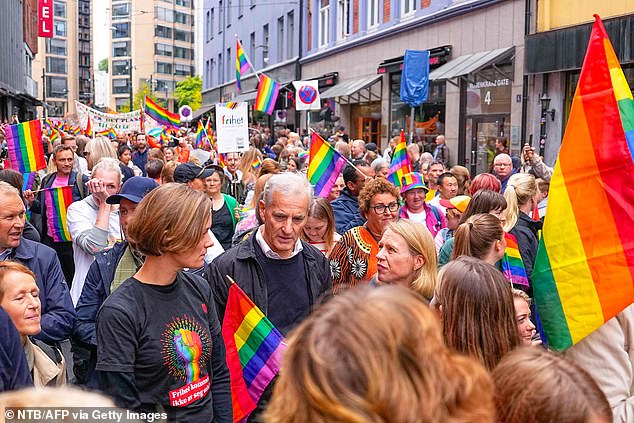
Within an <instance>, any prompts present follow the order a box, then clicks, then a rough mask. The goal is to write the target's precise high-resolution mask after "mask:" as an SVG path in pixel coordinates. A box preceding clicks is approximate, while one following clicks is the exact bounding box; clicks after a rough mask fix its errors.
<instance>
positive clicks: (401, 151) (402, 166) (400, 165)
mask: <svg viewBox="0 0 634 423" xmlns="http://www.w3.org/2000/svg"><path fill="white" fill-rule="evenodd" d="M408 173H412V164H411V163H410V161H409V156H408V155H407V144H406V143H405V133H404V132H403V131H401V139H400V141H399V142H398V144H396V148H394V154H392V162H391V163H390V173H388V175H387V180H388V181H390V182H391V183H393V184H394V185H395V186H397V187H400V186H401V184H402V183H403V176H405V175H407V174H408Z"/></svg>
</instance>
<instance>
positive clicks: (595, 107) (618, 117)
mask: <svg viewBox="0 0 634 423" xmlns="http://www.w3.org/2000/svg"><path fill="white" fill-rule="evenodd" d="M633 152H634V102H633V100H632V93H631V91H630V89H629V87H628V84H627V81H626V79H625V76H624V75H623V71H622V70H621V66H620V64H619V61H618V59H617V57H616V54H615V53H614V49H613V48H612V44H611V43H610V40H609V38H608V36H607V33H606V31H605V28H604V27H603V23H602V22H601V19H600V18H599V17H598V16H597V15H595V23H594V26H593V27H592V33H591V35H590V42H589V44H588V49H587V51H586V57H585V59H584V62H583V67H582V69H581V74H580V76H579V82H578V85H577V89H576V91H575V95H574V98H573V100H572V108H571V110H570V118H569V120H568V125H567V126H566V131H565V134H564V139H563V141H562V144H561V150H560V152H559V159H558V160H557V163H556V164H555V171H554V173H553V177H552V180H551V182H550V192H549V195H548V215H547V216H546V219H545V222H544V228H543V231H542V238H541V240H540V244H539V249H538V251H537V258H536V261H535V266H534V270H533V276H532V285H533V293H534V295H535V302H536V304H537V309H538V312H539V315H540V318H541V322H542V325H543V328H544V332H545V334H546V338H547V340H548V343H549V345H550V346H551V348H553V349H555V350H559V351H561V350H565V349H566V348H568V347H570V346H571V345H574V344H575V343H577V342H578V341H579V340H581V339H582V338H584V337H585V336H587V335H589V334H590V333H592V332H593V331H594V330H596V329H598V328H599V327H600V326H601V325H603V324H604V323H605V322H607V321H608V320H609V319H611V318H612V317H614V316H615V315H616V314H618V313H619V312H621V311H622V310H623V309H625V308H626V307H627V306H629V305H630V304H632V302H633V301H634V284H633V283H632V279H633V276H632V275H633V274H634V215H632V213H631V208H632V204H634V190H633V189H632V181H633V180H634V159H633V157H634V155H633ZM589 199H591V201H589Z"/></svg>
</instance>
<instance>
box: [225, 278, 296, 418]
mask: <svg viewBox="0 0 634 423" xmlns="http://www.w3.org/2000/svg"><path fill="white" fill-rule="evenodd" d="M222 337H223V339H224V341H225V346H226V350H227V366H228V367H229V374H230V377H231V399H232V403H233V421H234V422H245V421H246V420H247V417H249V414H250V413H251V412H252V411H253V410H254V409H255V407H256V405H257V403H258V401H259V400H260V397H261V396H262V392H264V390H265V389H266V387H267V386H268V384H269V383H270V382H271V380H273V378H274V377H275V376H276V375H277V373H278V372H279V370H280V360H281V357H282V353H283V352H284V350H285V349H286V344H285V343H284V337H283V336H282V334H280V332H279V331H278V330H277V329H276V328H275V326H273V324H272V323H271V322H270V321H269V319H267V318H266V316H265V315H264V314H262V311H260V309H259V308H258V307H257V306H256V305H255V304H254V303H253V301H251V299H250V298H249V297H248V296H247V294H245V293H244V291H243V290H242V289H240V287H239V286H238V284H236V283H232V284H231V286H230V287H229V296H228V298H227V306H226V309H225V317H224V320H223V322H222Z"/></svg>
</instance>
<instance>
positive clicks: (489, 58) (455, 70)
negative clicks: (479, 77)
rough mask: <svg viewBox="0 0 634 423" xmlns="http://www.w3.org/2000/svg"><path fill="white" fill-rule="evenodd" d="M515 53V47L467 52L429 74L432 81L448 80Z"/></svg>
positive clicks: (487, 65)
mask: <svg viewBox="0 0 634 423" xmlns="http://www.w3.org/2000/svg"><path fill="white" fill-rule="evenodd" d="M513 54H515V47H505V48H498V49H495V50H489V51H481V52H478V53H473V54H465V55H464V56H459V57H456V58H455V59H453V60H451V61H449V62H447V63H445V64H444V65H442V66H441V67H439V68H438V69H434V70H433V71H432V72H431V73H430V74H429V79H430V80H431V81H446V80H451V79H454V78H459V77H461V76H465V75H469V74H471V73H477V72H479V71H481V70H482V69H484V68H487V67H489V66H491V65H495V64H497V63H500V62H502V61H504V60H506V59H509V58H510V57H512V56H513Z"/></svg>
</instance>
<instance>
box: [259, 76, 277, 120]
mask: <svg viewBox="0 0 634 423" xmlns="http://www.w3.org/2000/svg"><path fill="white" fill-rule="evenodd" d="M279 93H280V84H278V83H277V82H275V81H274V80H272V79H271V78H269V77H268V76H266V75H264V74H262V75H260V83H259V84H258V94H257V96H256V97H255V110H258V111H260V112H264V113H266V114H268V115H271V114H273V110H275V102H276V101H277V96H278V94H279Z"/></svg>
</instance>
